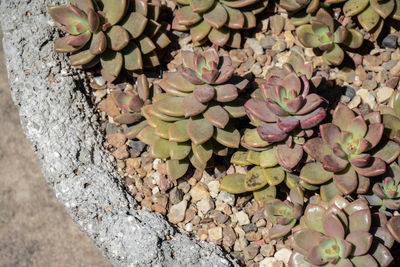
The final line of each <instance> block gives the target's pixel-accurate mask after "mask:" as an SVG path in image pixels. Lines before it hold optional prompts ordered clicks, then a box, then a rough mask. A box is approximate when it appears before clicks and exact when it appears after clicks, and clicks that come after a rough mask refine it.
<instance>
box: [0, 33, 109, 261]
mask: <svg viewBox="0 0 400 267" xmlns="http://www.w3.org/2000/svg"><path fill="white" fill-rule="evenodd" d="M0 38H1V33H0ZM4 63H5V62H4V53H3V51H2V47H1V44H0V123H1V124H0V125H1V126H0V266H15V267H17V266H32V267H33V266H37V267H42V266H59V267H67V266H99V267H103V266H104V267H106V266H111V264H110V263H109V262H108V260H106V259H105V258H104V257H103V255H101V253H100V251H99V250H98V249H97V248H96V247H95V246H94V245H93V243H92V242H91V240H90V239H89V238H88V237H87V236H86V235H85V234H84V233H83V232H81V231H80V230H79V229H78V227H77V225H76V224H75V223H74V222H73V221H72V219H71V218H70V217H69V216H68V214H67V213H66V211H65V209H64V207H63V206H62V204H61V203H59V202H58V201H57V198H56V196H55V194H54V191H53V190H52V189H51V188H50V187H49V186H48V185H47V183H46V180H45V179H44V177H43V175H42V173H41V171H40V166H39V162H38V160H37V158H36V156H35V154H34V153H33V151H32V147H31V145H30V143H29V142H28V140H26V137H25V135H24V134H23V132H22V129H21V125H20V122H19V116H18V110H17V107H16V106H15V105H14V104H13V103H12V101H11V95H10V89H9V86H8V83H7V72H6V69H5V65H4Z"/></svg>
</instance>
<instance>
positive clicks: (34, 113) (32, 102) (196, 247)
mask: <svg viewBox="0 0 400 267" xmlns="http://www.w3.org/2000/svg"><path fill="white" fill-rule="evenodd" d="M55 3H56V1H49V0H35V1H31V0H6V1H1V2H0V19H1V26H2V29H3V34H4V37H3V46H4V50H5V54H6V61H7V68H8V77H9V84H10V87H11V93H12V97H13V101H14V103H15V104H16V105H18V106H19V110H20V118H21V124H22V127H23V130H24V132H25V134H26V136H27V138H28V139H29V140H30V142H31V143H32V146H33V149H34V150H35V152H36V154H37V157H38V158H39V160H40V163H41V166H42V172H43V174H44V176H45V178H46V180H47V182H48V183H49V185H50V186H51V187H52V188H53V189H54V191H55V193H56V196H57V198H58V199H59V201H60V202H62V203H63V205H64V206H65V208H66V210H67V212H68V213H69V215H70V216H71V217H72V218H73V220H74V221H75V222H76V223H77V224H78V225H79V227H80V229H81V230H82V231H84V232H86V233H87V234H88V236H89V237H90V238H91V239H92V240H93V242H94V243H95V245H96V246H97V247H98V248H99V249H100V250H101V251H102V253H103V254H104V255H105V256H106V257H107V258H108V259H110V261H111V262H112V263H113V264H114V265H115V266H188V265H193V266H237V264H236V263H235V261H233V260H231V259H230V258H229V256H226V254H225V253H224V252H223V251H222V250H221V248H220V247H217V246H215V245H213V244H210V243H207V242H202V241H198V240H196V239H193V238H190V237H188V236H187V235H185V234H184V233H181V232H179V231H178V230H176V229H174V228H173V227H171V226H170V225H169V224H168V222H167V221H165V220H164V219H163V218H162V217H161V216H160V215H159V214H156V213H153V212H151V211H148V210H136V209H135V205H136V203H135V201H134V200H133V199H132V198H131V197H130V196H129V195H127V194H126V193H125V191H124V190H123V189H122V187H121V184H120V183H119V181H118V174H117V172H116V171H115V168H114V167H113V164H112V161H111V159H110V157H109V156H108V154H107V152H106V151H105V150H104V148H103V146H102V139H103V138H102V135H101V134H100V133H99V131H98V128H97V127H98V125H96V117H95V115H94V113H93V110H92V108H91V107H90V106H89V104H88V101H87V99H86V98H85V94H84V93H82V92H84V91H85V76H84V75H83V74H82V73H79V72H77V71H76V70H74V69H72V68H71V67H70V66H69V65H68V63H67V62H68V60H67V58H66V57H65V56H64V55H59V54H56V53H54V52H53V49H52V46H53V45H52V43H53V40H55V38H57V37H58V34H59V33H58V31H57V30H55V29H54V27H53V26H52V23H51V20H50V19H49V17H48V16H47V14H46V10H47V6H48V5H50V4H55ZM64 3H65V2H64Z"/></svg>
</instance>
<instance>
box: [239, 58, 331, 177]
mask: <svg viewBox="0 0 400 267" xmlns="http://www.w3.org/2000/svg"><path fill="white" fill-rule="evenodd" d="M312 72H313V69H312V66H311V63H304V60H303V59H302V58H301V56H300V55H298V54H297V53H294V52H292V54H291V55H290V57H289V62H288V63H287V64H285V65H284V66H283V68H273V69H271V70H270V72H269V73H268V76H267V82H266V83H263V84H262V85H261V88H260V89H257V90H256V91H255V92H254V93H253V95H252V98H251V99H250V100H248V101H247V102H246V104H245V109H246V113H247V116H248V117H249V118H250V120H251V124H253V125H254V126H256V127H257V128H255V129H247V130H246V131H245V133H244V135H243V137H242V141H241V144H242V146H243V147H245V148H247V149H249V150H254V151H259V152H261V154H262V153H264V154H266V156H267V154H271V153H273V154H274V155H275V158H276V161H277V162H278V163H279V165H280V166H281V167H283V168H285V169H287V170H292V169H293V168H295V167H296V166H297V165H298V163H299V162H300V160H301V158H302V157H303V149H302V144H303V143H304V142H305V140H306V138H308V137H309V136H311V135H312V134H313V132H314V131H313V130H312V128H314V127H315V126H317V125H318V124H319V123H320V122H321V121H322V120H323V119H324V118H325V116H326V108H325V107H324V106H323V104H325V102H326V101H325V100H324V99H323V98H322V97H320V96H319V95H317V94H314V93H310V82H309V78H311V75H312ZM299 76H300V77H299ZM271 144H274V145H273V146H271ZM265 150H267V151H268V152H263V151H265ZM253 154H254V153H253ZM261 156H262V155H261ZM270 160H272V158H271V159H270Z"/></svg>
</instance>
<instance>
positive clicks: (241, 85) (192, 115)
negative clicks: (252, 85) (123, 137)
mask: <svg viewBox="0 0 400 267" xmlns="http://www.w3.org/2000/svg"><path fill="white" fill-rule="evenodd" d="M182 59H183V65H181V66H180V67H179V68H178V70H177V71H175V72H167V73H164V75H163V78H162V80H161V81H160V82H159V86H160V87H161V88H162V89H163V90H164V91H165V93H163V94H159V95H156V96H155V97H154V98H153V104H152V105H147V106H145V107H144V108H142V114H143V115H144V117H145V118H146V120H147V123H148V124H149V125H150V126H148V127H146V128H144V129H143V130H142V131H141V132H140V133H139V134H138V138H139V139H140V140H142V141H143V142H144V143H146V144H148V145H150V155H151V156H152V157H154V158H162V159H168V160H167V172H168V176H169V177H171V178H174V179H177V178H179V177H181V176H183V175H184V174H185V173H186V171H187V169H188V166H189V161H190V162H191V163H192V165H193V166H194V167H195V168H197V169H200V170H202V169H204V168H205V167H206V166H207V162H208V161H209V160H210V159H211V158H212V155H213V154H216V155H220V156H226V155H227V154H228V148H238V147H239V143H240V133H239V131H238V130H237V129H236V128H235V127H234V126H233V125H232V119H235V118H240V117H243V116H245V115H246V113H245V110H244V108H243V101H241V100H240V98H238V96H239V92H240V91H242V90H244V89H245V87H246V86H247V84H248V81H247V80H245V79H242V78H240V77H238V76H234V68H233V67H232V61H231V59H230V57H229V56H226V55H225V56H220V55H219V54H218V52H217V50H216V49H214V48H209V49H206V50H205V51H203V52H201V53H200V52H199V53H194V52H190V51H182Z"/></svg>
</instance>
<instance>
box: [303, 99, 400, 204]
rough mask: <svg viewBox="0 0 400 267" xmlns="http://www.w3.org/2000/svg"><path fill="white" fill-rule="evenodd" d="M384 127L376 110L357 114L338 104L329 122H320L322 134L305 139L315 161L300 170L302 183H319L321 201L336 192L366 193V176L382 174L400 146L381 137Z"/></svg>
mask: <svg viewBox="0 0 400 267" xmlns="http://www.w3.org/2000/svg"><path fill="white" fill-rule="evenodd" d="M383 129H384V126H383V124H382V122H381V115H380V113H379V112H371V113H369V114H366V115H359V114H357V115H356V113H355V112H354V111H353V110H351V109H350V108H348V107H347V106H346V105H344V104H342V103H339V104H338V105H337V107H336V109H335V110H334V112H333V120H332V123H326V124H322V125H320V133H321V137H315V138H312V139H310V140H308V141H307V142H306V143H305V144H304V146H303V148H304V150H305V151H306V152H307V153H308V154H309V155H310V156H311V157H312V158H313V159H315V160H316V161H315V162H309V163H307V164H306V165H305V166H304V167H303V168H302V169H301V171H300V179H301V180H302V183H301V184H302V185H303V186H304V187H306V188H307V184H311V185H313V186H315V185H317V186H318V185H320V193H321V197H322V199H323V200H329V199H330V198H332V197H333V196H335V195H336V194H350V193H353V192H357V193H359V194H365V193H366V192H367V190H368V188H369V184H370V181H369V178H368V177H374V176H378V175H382V174H384V173H385V171H386V163H391V162H393V161H394V160H395V159H396V157H397V156H398V155H399V153H400V147H399V145H398V144H397V143H395V142H393V141H387V140H384V139H382V135H383Z"/></svg>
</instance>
